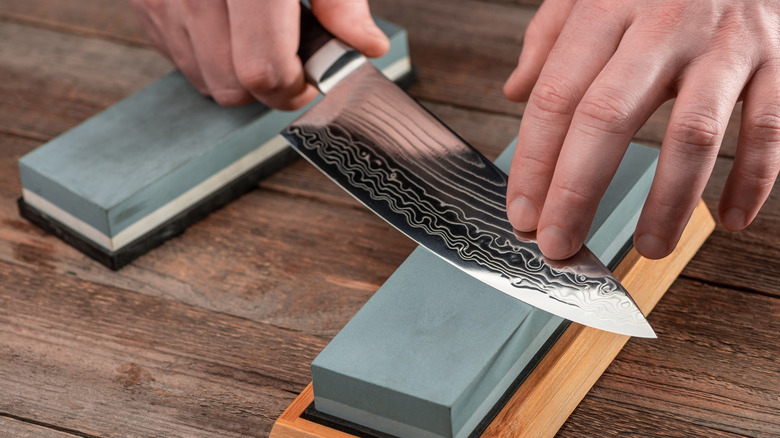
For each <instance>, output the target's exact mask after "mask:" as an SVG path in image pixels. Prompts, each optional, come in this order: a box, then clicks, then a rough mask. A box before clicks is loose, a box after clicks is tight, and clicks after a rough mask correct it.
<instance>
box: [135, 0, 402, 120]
mask: <svg viewBox="0 0 780 438" xmlns="http://www.w3.org/2000/svg"><path fill="white" fill-rule="evenodd" d="M128 1H129V3H130V6H131V7H132V9H133V11H134V12H135V14H136V16H137V17H138V19H139V21H140V22H141V25H142V27H143V28H144V30H145V31H146V33H147V35H148V36H149V39H150V40H151V41H152V43H153V44H154V45H155V46H156V47H157V48H158V49H159V50H160V51H161V52H162V54H163V55H164V56H165V57H167V58H168V59H169V60H170V61H171V62H173V63H174V64H175V65H176V66H177V67H178V68H179V69H180V70H181V71H182V73H183V74H184V75H185V76H186V77H187V79H189V81H190V82H191V83H192V84H193V85H194V86H195V87H196V88H197V89H198V90H199V91H200V92H201V93H203V94H205V95H208V96H211V97H213V98H214V100H216V101H217V102H218V103H219V104H221V105H225V106H237V105H243V104H246V103H249V102H251V101H253V100H259V101H261V102H263V103H264V104H266V105H268V106H271V107H273V108H277V109H282V110H292V109H297V108H300V107H302V106H304V105H306V104H307V103H308V102H309V101H311V100H312V99H314V97H315V96H316V95H317V90H316V89H315V88H314V86H312V85H310V84H308V83H306V81H305V79H304V74H303V66H302V65H301V61H300V59H299V58H298V56H297V54H296V52H297V51H298V39H299V29H298V27H299V19H300V18H299V17H300V3H299V1H298V0H205V1H204V0H128ZM311 6H312V11H313V12H314V15H315V16H316V17H317V18H318V19H319V21H320V22H321V23H322V25H323V27H325V28H326V29H328V30H329V31H330V32H331V33H332V34H334V35H335V36H337V37H339V38H341V39H342V40H343V41H344V42H346V43H347V44H349V45H351V46H352V47H354V48H355V49H357V50H359V51H361V52H363V53H364V54H365V55H367V56H380V55H382V54H383V53H385V52H386V51H387V49H388V48H389V46H390V42H389V40H388V39H387V37H386V36H385V35H384V33H382V31H381V30H380V29H379V28H378V27H377V26H376V24H375V23H374V21H373V19H372V18H371V15H370V14H369V10H368V3H367V0H312V1H311Z"/></svg>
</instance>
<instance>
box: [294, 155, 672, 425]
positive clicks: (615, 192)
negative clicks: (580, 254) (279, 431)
mask: <svg viewBox="0 0 780 438" xmlns="http://www.w3.org/2000/svg"><path fill="white" fill-rule="evenodd" d="M513 151H514V144H513V145H511V146H510V147H509V148H508V149H507V150H506V151H504V153H503V154H502V155H501V156H500V157H499V158H498V160H497V161H496V164H498V166H499V167H501V168H502V169H504V170H508V168H509V164H510V162H511V156H512V153H513ZM657 160H658V151H657V150H656V149H653V148H649V147H646V146H640V145H636V144H632V145H631V146H630V147H629V149H628V152H627V153H626V155H625V156H624V158H623V161H622V163H621V166H620V168H619V169H618V171H617V174H616V175H615V178H614V179H613V181H612V184H611V185H610V186H609V189H608V190H607V192H606V194H605V195H604V197H603V199H602V201H601V204H600V206H599V209H598V211H597V213H596V217H595V219H594V222H593V225H592V227H591V229H590V233H589V234H588V238H587V241H586V243H587V245H588V247H589V248H590V249H591V250H592V251H593V252H594V253H595V254H596V255H597V256H598V257H599V258H600V259H601V261H602V262H603V263H604V264H605V265H607V266H608V267H610V268H611V269H614V267H615V266H617V264H618V263H619V261H620V260H621V259H622V258H623V256H624V255H625V254H626V252H627V251H628V250H629V249H630V248H631V242H632V237H633V230H634V228H635V226H636V223H637V220H638V217H639V213H640V211H641V208H642V204H643V203H644V200H645V198H646V196H647V193H648V192H649V189H650V184H651V182H652V178H653V174H654V172H655V166H656V163H657ZM568 323H569V322H568V321H566V320H563V319H562V318H559V317H557V316H553V315H551V314H549V313H546V312H544V311H541V310H538V309H535V308H533V307H531V306H529V305H527V304H525V303H523V302H521V301H518V300H516V299H514V298H511V297H509V296H507V295H505V294H503V293H501V292H499V291H497V290H495V289H492V288H490V287H489V286H486V285H484V284H482V283H480V282H479V281H477V280H475V279H473V278H472V277H470V276H469V275H466V274H465V273H463V272H461V271H459V270H458V269H457V268H455V267H453V266H452V265H450V264H449V263H447V262H445V261H443V260H441V259H440V258H439V257H438V256H436V255H434V254H432V253H431V252H429V251H428V250H426V249H425V248H422V247H418V248H417V249H416V250H415V251H414V252H413V253H412V254H411V255H410V256H409V258H408V259H407V260H406V261H405V262H404V263H403V264H402V265H401V266H400V267H399V268H398V270H397V271H396V272H395V273H394V274H393V275H392V276H391V277H390V278H389V279H388V280H387V282H386V283H385V284H384V285H383V286H382V287H381V288H380V289H379V290H378V291H377V292H376V294H375V295H374V296H373V297H372V298H371V299H370V300H369V301H368V302H367V303H366V304H365V306H364V307H363V308H362V309H361V310H360V311H359V312H358V313H357V314H356V315H355V317H354V318H353V319H352V320H351V321H350V322H349V323H348V324H347V325H346V326H345V327H344V329H343V330H342V331H341V332H339V333H338V335H337V336H336V337H335V338H334V339H333V340H332V341H331V342H330V344H328V345H327V346H326V347H325V349H324V350H323V351H322V352H321V353H320V355H319V356H317V358H316V359H315V360H314V362H313V363H312V366H311V370H312V380H313V387H314V400H315V401H314V407H313V408H310V409H309V410H308V411H307V415H308V416H310V419H312V420H313V421H324V422H326V423H328V422H330V424H333V423H337V424H340V425H341V427H344V426H345V425H346V426H347V427H351V428H352V430H363V431H364V432H365V431H366V430H368V431H369V433H368V435H376V436H385V435H392V436H402V437H465V436H478V435H479V434H480V433H481V432H482V430H484V427H486V426H487V424H489V422H490V420H491V419H492V418H493V416H494V415H495V414H496V413H497V411H498V409H500V408H501V406H502V405H503V403H504V402H505V401H506V398H508V397H510V396H511V394H512V393H513V392H514V390H515V389H516V388H517V387H519V385H520V384H521V383H522V381H523V380H524V379H525V378H526V377H527V376H528V374H529V373H530V372H531V371H532V370H533V368H534V366H535V365H536V364H537V363H538V362H539V360H541V358H542V357H543V356H544V354H545V353H546V351H547V350H548V349H549V348H550V347H551V346H552V344H553V343H554V342H555V340H556V339H557V338H558V336H559V335H560V333H562V331H563V330H564V329H565V328H566V327H567V326H568Z"/></svg>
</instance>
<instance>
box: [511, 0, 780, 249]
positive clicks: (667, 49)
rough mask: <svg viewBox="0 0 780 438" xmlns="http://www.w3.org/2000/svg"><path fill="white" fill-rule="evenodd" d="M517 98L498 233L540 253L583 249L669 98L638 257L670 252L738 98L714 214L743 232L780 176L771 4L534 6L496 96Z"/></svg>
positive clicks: (601, 0) (559, 1)
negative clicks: (632, 152) (533, 236)
mask: <svg viewBox="0 0 780 438" xmlns="http://www.w3.org/2000/svg"><path fill="white" fill-rule="evenodd" d="M504 92H505V94H506V95H507V96H508V97H509V98H510V99H513V100H518V101H523V100H528V104H527V106H526V109H525V114H524V115H523V120H522V123H521V125H520V131H519V136H518V146H517V151H516V152H515V157H514V161H513V163H512V170H511V172H510V175H509V188H508V191H507V213H508V216H509V220H510V222H511V223H512V224H513V225H514V227H515V228H517V229H519V230H521V231H531V230H534V229H537V230H538V233H537V239H538V243H539V247H540V248H541V250H542V252H543V253H544V254H545V255H546V256H548V257H550V258H553V259H561V258H567V257H569V256H571V255H573V254H574V253H575V252H576V251H577V250H578V249H579V248H580V246H581V245H582V242H583V240H584V239H585V236H586V234H587V231H588V228H589V226H590V223H591V222H592V220H593V216H594V214H595V211H596V207H597V206H598V201H599V199H600V198H601V196H602V195H603V194H604V191H605V190H606V188H607V185H608V184H609V182H610V180H611V179H612V176H613V175H614V173H615V171H616V169H617V167H618V165H619V163H620V160H621V158H622V156H623V153H624V152H625V150H626V147H627V146H628V143H629V142H630V141H631V138H632V137H633V136H634V134H635V133H636V132H637V131H638V130H639V128H640V127H641V126H642V125H643V124H644V122H645V121H646V120H647V119H648V118H649V117H650V115H651V114H652V113H653V112H654V111H655V109H657V108H658V106H660V105H661V104H662V103H663V102H664V101H666V100H669V99H671V98H673V97H676V102H675V105H674V109H673V111H672V114H671V118H670V121H669V127H668V129H667V131H666V134H665V137H664V139H663V146H662V147H661V155H660V158H659V163H658V170H657V172H656V175H655V179H654V181H653V185H652V188H651V190H650V194H649V196H648V199H647V201H646V203H645V206H644V209H643V210H642V214H641V217H640V219H639V223H638V225H637V228H636V233H635V238H634V239H635V240H634V243H635V248H636V249H637V250H638V251H639V253H640V254H642V255H644V256H646V257H649V258H661V257H664V256H666V255H668V254H669V253H670V252H671V251H672V250H673V249H674V247H675V246H676V244H677V241H678V240H679V237H680V234H681V233H682V230H683V229H684V227H685V224H686V223H687V221H688V219H689V217H690V215H691V213H692V211H693V209H694V207H695V206H696V203H697V201H698V199H699V198H700V196H701V194H702V191H703V190H704V186H705V185H706V183H707V180H708V178H709V175H710V173H711V171H712V168H713V166H714V164H715V160H716V158H717V154H718V149H719V147H720V143H721V140H722V138H723V134H724V131H725V129H726V125H727V123H728V120H729V118H730V115H731V113H732V111H733V108H734V105H735V104H736V102H737V101H738V100H739V99H740V98H744V105H743V113H742V127H741V131H740V136H739V146H738V150H737V154H736V158H735V160H734V167H733V169H732V171H731V174H730V175H729V178H728V181H727V183H726V186H725V188H724V191H723V194H722V197H721V201H720V209H719V217H720V221H721V223H722V224H723V226H724V227H725V228H727V229H729V230H739V229H742V228H744V227H746V226H747V225H748V224H749V223H750V222H751V221H752V220H753V218H754V217H755V216H756V214H757V213H758V210H759V209H760V208H761V205H762V204H763V203H764V201H765V200H766V198H767V196H768V195H769V193H770V191H771V189H772V187H773V185H774V181H775V179H776V177H777V174H778V171H780V1H778V0H697V1H690V0H657V1H647V0H547V1H546V2H545V3H544V4H543V5H542V6H541V7H540V9H539V11H538V12H537V15H536V16H535V17H534V19H533V21H532V22H531V23H530V25H529V27H528V30H527V32H526V38H525V42H524V46H523V52H522V54H521V56H520V61H519V64H518V67H517V69H516V70H515V71H514V73H513V74H512V76H511V77H510V78H509V80H508V81H507V83H506V85H505V87H504Z"/></svg>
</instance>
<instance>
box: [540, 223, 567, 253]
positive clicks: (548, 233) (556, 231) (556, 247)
mask: <svg viewBox="0 0 780 438" xmlns="http://www.w3.org/2000/svg"><path fill="white" fill-rule="evenodd" d="M537 239H538V242H539V249H541V250H542V253H544V255H545V256H546V257H548V258H551V259H554V260H560V259H565V258H567V257H570V256H571V255H572V254H571V252H572V251H571V248H572V244H571V239H570V238H569V236H567V235H566V233H564V232H563V231H561V229H560V228H558V227H556V226H554V225H550V226H548V227H545V228H544V229H543V230H542V231H540V232H539V234H538V236H537Z"/></svg>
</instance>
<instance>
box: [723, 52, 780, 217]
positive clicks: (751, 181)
mask: <svg viewBox="0 0 780 438" xmlns="http://www.w3.org/2000/svg"><path fill="white" fill-rule="evenodd" d="M778 77H780V67H779V66H778V65H777V64H767V65H765V66H763V67H761V68H759V69H758V70H757V71H756V73H755V74H754V76H753V79H751V81H750V84H749V86H748V88H747V91H746V93H745V101H744V102H743V104H742V125H741V128H740V132H739V147H738V148H737V154H736V156H735V158H734V166H733V167H732V169H731V172H730V173H729V177H728V180H727V181H726V186H725V188H724V189H723V194H722V195H721V198H720V206H719V209H718V210H719V211H718V216H719V219H720V223H721V224H723V226H724V227H725V228H726V229H728V230H731V231H737V230H741V229H743V228H745V227H746V226H748V225H749V224H750V223H751V222H752V221H753V219H754V218H755V217H756V214H758V210H759V209H760V208H761V206H762V205H763V204H764V201H766V198H767V197H768V196H769V193H770V192H771V190H772V187H774V185H775V180H776V179H777V175H778V172H780V83H778V81H777V78H778Z"/></svg>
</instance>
